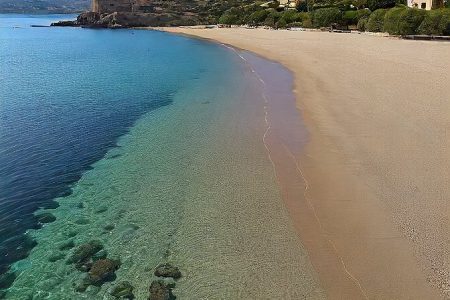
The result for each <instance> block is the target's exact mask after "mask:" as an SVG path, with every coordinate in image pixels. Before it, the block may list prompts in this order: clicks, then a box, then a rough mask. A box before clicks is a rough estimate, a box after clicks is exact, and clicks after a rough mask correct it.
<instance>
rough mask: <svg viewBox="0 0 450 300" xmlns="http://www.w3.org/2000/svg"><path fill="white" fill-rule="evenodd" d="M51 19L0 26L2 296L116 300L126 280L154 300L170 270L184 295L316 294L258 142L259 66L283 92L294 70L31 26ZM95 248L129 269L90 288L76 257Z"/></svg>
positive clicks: (121, 37) (211, 50) (9, 20)
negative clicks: (164, 268)
mask: <svg viewBox="0 0 450 300" xmlns="http://www.w3.org/2000/svg"><path fill="white" fill-rule="evenodd" d="M50 21H51V20H50V19H49V18H46V17H41V18H36V17H33V18H31V20H30V18H29V17H26V16H17V15H16V16H13V17H10V16H5V15H3V16H0V25H1V26H0V68H1V73H0V76H1V78H0V81H1V85H0V103H1V105H0V122H1V124H0V125H1V127H0V135H1V136H0V137H1V139H0V162H1V164H0V175H1V179H2V180H1V189H0V196H1V199H0V200H1V201H0V220H1V222H2V223H1V225H2V226H1V229H0V230H1V240H0V242H1V248H0V254H1V261H0V262H1V264H2V268H3V273H4V276H3V281H2V282H3V286H0V287H1V288H3V291H2V292H0V297H1V295H2V294H3V297H5V298H6V299H115V298H114V297H113V296H111V293H110V292H111V289H112V288H113V287H114V286H115V285H116V284H117V283H119V282H122V281H128V282H130V283H131V284H132V285H133V287H134V290H133V294H134V296H135V297H136V299H147V298H148V295H149V292H148V289H149V285H150V283H151V281H152V280H155V279H156V277H155V276H154V275H153V271H154V269H155V267H156V266H157V265H158V264H160V263H163V262H171V263H173V264H175V265H176V266H178V267H180V269H181V272H182V274H183V277H182V278H181V279H180V280H179V281H178V282H177V284H176V288H175V289H174V293H175V294H176V296H177V298H179V299H238V298H239V299H275V298H277V297H281V298H283V299H299V298H312V299H316V298H320V297H322V292H321V291H320V289H319V288H318V286H317V284H316V283H315V280H314V276H313V272H310V271H309V270H310V269H311V267H310V265H309V262H308V260H307V259H306V255H305V251H304V249H303V248H302V245H301V243H300V241H299V240H298V238H297V235H296V234H295V233H294V231H293V229H292V226H291V224H290V221H289V218H288V215H287V212H286V210H285V208H284V206H283V204H282V201H281V195H280V191H279V188H278V185H277V178H276V175H275V172H274V165H273V163H272V162H271V159H270V156H269V155H268V154H269V153H268V149H267V147H266V145H265V142H264V138H265V136H266V134H267V132H268V130H269V124H268V117H267V113H268V112H267V109H268V107H269V106H271V105H269V104H268V102H267V101H268V100H267V95H268V96H270V95H272V97H273V98H274V99H275V98H276V97H275V96H274V95H273V94H271V93H269V92H267V91H266V92H264V88H263V86H262V84H261V80H260V79H261V78H260V77H258V76H255V70H254V68H256V69H257V70H260V73H261V74H262V76H263V77H264V78H263V79H264V80H266V81H269V80H271V79H270V77H271V76H275V77H277V78H283V80H282V82H280V84H281V85H280V86H284V85H286V88H290V85H291V84H292V82H291V81H292V78H291V77H290V74H289V73H288V72H286V70H284V68H282V67H281V66H279V65H278V64H274V63H271V62H267V61H264V60H263V59H260V58H257V57H255V56H252V55H251V54H248V53H242V54H241V55H243V58H246V60H247V63H243V60H242V58H241V57H240V56H239V55H236V52H235V51H233V50H230V49H228V48H227V47H224V46H221V45H216V44H212V43H207V42H204V41H200V40H194V39H189V38H185V37H180V36H173V35H169V34H165V33H160V32H151V31H140V30H87V29H79V28H30V27H27V25H30V24H36V23H38V24H47V23H48V22H50ZM5 24H6V25H5ZM11 24H23V26H16V25H14V26H11ZM252 64H253V66H252ZM278 75H279V76H278ZM264 93H265V94H266V95H264ZM287 94H288V95H290V96H289V97H287V98H286V99H287V100H286V101H287V102H286V104H288V105H291V106H290V107H291V108H292V105H294V103H290V102H289V101H293V97H292V95H291V94H290V91H288V93H287ZM280 95H281V93H280ZM282 99H283V97H280V100H282ZM274 111H275V110H274ZM277 111H278V112H281V111H286V110H285V109H279V110H277ZM293 111H295V106H294V110H293ZM290 113H292V109H291V112H290ZM294 115H295V114H294ZM294 117H298V116H297V115H295V116H294ZM288 119H289V118H288ZM285 121H286V122H287V123H288V124H291V123H289V122H288V121H287V119H286V120H285ZM273 128H274V130H280V131H281V126H278V127H277V126H273ZM282 138H283V137H282ZM304 138H305V136H304V135H302V134H300V135H299V136H297V137H296V138H292V137H288V136H286V137H285V139H287V140H290V141H294V144H295V146H296V147H299V145H300V144H301V141H302V140H303V139H304ZM43 212H50V213H52V214H53V215H54V216H55V217H56V220H55V221H54V222H51V223H46V224H41V223H42V222H41V223H39V221H38V219H37V218H36V214H41V213H43ZM92 240H96V241H99V242H100V243H101V244H102V246H103V247H104V250H105V252H106V254H105V255H107V257H108V258H111V259H115V260H120V267H119V268H118V270H117V271H115V274H114V278H109V279H108V280H105V282H102V283H101V284H96V285H90V286H88V287H87V289H86V290H85V291H80V290H79V289H78V287H79V286H80V283H81V282H82V281H83V278H84V277H85V276H86V272H85V271H83V270H80V269H79V268H77V267H76V266H75V265H74V264H70V263H68V258H69V257H70V256H71V255H72V254H73V253H74V251H75V250H74V249H76V248H77V247H79V246H80V245H82V244H85V243H88V242H90V241H92ZM12 279H14V282H12ZM1 293H2V294H1Z"/></svg>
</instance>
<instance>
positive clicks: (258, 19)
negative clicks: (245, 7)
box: [247, 10, 269, 25]
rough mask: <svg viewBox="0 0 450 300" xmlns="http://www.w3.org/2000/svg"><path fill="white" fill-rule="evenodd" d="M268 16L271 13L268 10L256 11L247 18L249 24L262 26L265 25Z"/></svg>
mask: <svg viewBox="0 0 450 300" xmlns="http://www.w3.org/2000/svg"><path fill="white" fill-rule="evenodd" d="M268 14H269V12H268V11H267V10H258V11H255V12H254V13H252V14H251V15H250V16H249V17H248V18H247V23H248V24H250V25H261V24H263V23H264V20H265V19H266V18H267V15H268Z"/></svg>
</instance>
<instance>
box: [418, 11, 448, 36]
mask: <svg viewBox="0 0 450 300" xmlns="http://www.w3.org/2000/svg"><path fill="white" fill-rule="evenodd" d="M417 33H419V34H429V35H430V34H434V35H450V9H445V8H444V9H436V10H430V11H427V12H426V15H425V18H424V19H423V21H422V23H421V24H420V26H419V28H418V29H417Z"/></svg>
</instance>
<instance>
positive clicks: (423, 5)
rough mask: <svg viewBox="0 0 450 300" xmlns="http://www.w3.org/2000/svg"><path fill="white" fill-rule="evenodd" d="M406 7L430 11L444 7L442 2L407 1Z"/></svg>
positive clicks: (431, 0)
mask: <svg viewBox="0 0 450 300" xmlns="http://www.w3.org/2000/svg"><path fill="white" fill-rule="evenodd" d="M408 6H409V7H415V8H420V9H425V10H431V9H435V8H442V7H444V0H408Z"/></svg>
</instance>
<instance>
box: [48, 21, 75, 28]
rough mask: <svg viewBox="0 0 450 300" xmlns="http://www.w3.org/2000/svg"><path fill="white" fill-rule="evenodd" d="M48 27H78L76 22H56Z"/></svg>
mask: <svg viewBox="0 0 450 300" xmlns="http://www.w3.org/2000/svg"><path fill="white" fill-rule="evenodd" d="M50 26H59V27H73V26H78V24H77V21H58V22H55V23H52V24H51V25H50Z"/></svg>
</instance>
